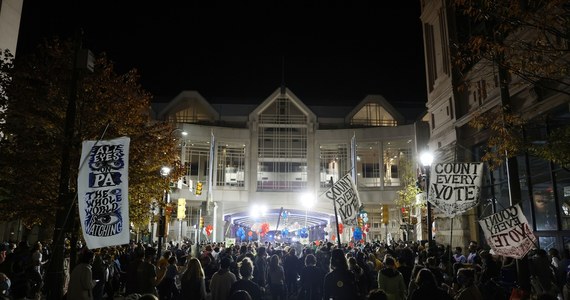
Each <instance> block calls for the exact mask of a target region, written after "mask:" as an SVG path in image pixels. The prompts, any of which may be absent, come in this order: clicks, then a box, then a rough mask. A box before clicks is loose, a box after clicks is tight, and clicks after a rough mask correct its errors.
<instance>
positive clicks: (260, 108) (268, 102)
mask: <svg viewBox="0 0 570 300" xmlns="http://www.w3.org/2000/svg"><path fill="white" fill-rule="evenodd" d="M282 96H286V97H287V98H289V99H290V100H291V102H292V103H293V104H295V106H297V107H298V108H299V110H300V111H302V112H303V113H305V114H306V115H307V119H308V120H312V121H313V122H314V121H316V120H317V117H316V115H315V113H314V112H313V111H312V110H311V109H310V108H309V107H308V106H307V105H305V103H303V102H302V101H301V100H300V99H299V98H298V97H297V96H296V95H295V94H294V93H293V92H291V91H290V90H289V89H288V88H277V89H276V90H275V92H273V93H272V94H271V95H270V96H269V97H267V99H265V100H264V101H263V102H262V103H261V104H260V105H259V106H257V108H256V109H254V110H253V111H252V112H251V113H250V114H249V119H250V120H255V119H257V116H258V115H259V114H260V113H261V112H263V111H264V110H265V109H266V108H267V107H269V106H270V105H271V104H272V103H273V102H274V101H275V100H277V99H278V98H279V97H282Z"/></svg>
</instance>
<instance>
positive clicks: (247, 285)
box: [230, 257, 261, 300]
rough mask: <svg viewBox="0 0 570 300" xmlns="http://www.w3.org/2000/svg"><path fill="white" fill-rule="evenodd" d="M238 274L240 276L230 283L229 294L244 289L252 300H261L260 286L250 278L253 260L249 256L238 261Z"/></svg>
mask: <svg viewBox="0 0 570 300" xmlns="http://www.w3.org/2000/svg"><path fill="white" fill-rule="evenodd" d="M239 274H240V276H241V278H240V279H239V280H237V281H236V282H234V283H233V284H232V287H231V289H230V294H233V293H234V292H235V291H237V290H245V291H247V292H248V293H249V295H250V296H251V299H252V300H261V288H260V287H259V285H257V283H255V282H253V281H252V280H251V279H252V276H253V262H252V261H251V259H250V258H249V257H246V258H244V259H242V261H241V262H240V263H239Z"/></svg>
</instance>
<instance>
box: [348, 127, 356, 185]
mask: <svg viewBox="0 0 570 300" xmlns="http://www.w3.org/2000/svg"><path fill="white" fill-rule="evenodd" d="M350 161H351V163H352V172H351V173H352V178H353V179H354V185H356V186H358V181H357V177H356V161H357V159H356V133H353V134H352V139H350Z"/></svg>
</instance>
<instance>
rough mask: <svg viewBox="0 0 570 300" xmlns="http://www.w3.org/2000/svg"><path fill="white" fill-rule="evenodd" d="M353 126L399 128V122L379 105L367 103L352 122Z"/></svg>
mask: <svg viewBox="0 0 570 300" xmlns="http://www.w3.org/2000/svg"><path fill="white" fill-rule="evenodd" d="M350 124H351V125H362V126H377V127H380V126H398V122H397V121H396V120H395V119H394V117H392V115H391V114H390V113H388V111H386V109H384V107H382V106H381V105H380V104H378V103H367V104H366V105H364V106H363V107H362V108H361V109H360V110H359V111H358V112H357V113H356V114H355V115H354V116H353V117H352V119H351V120H350Z"/></svg>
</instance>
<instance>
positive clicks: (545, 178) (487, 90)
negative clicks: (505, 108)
mask: <svg viewBox="0 0 570 300" xmlns="http://www.w3.org/2000/svg"><path fill="white" fill-rule="evenodd" d="M446 4H447V2H446V1H438V0H422V1H421V5H422V15H421V20H422V22H423V23H424V44H425V58H426V74H427V76H428V78H427V82H426V89H427V90H428V102H427V107H428V116H429V117H430V130H431V135H430V141H429V149H430V150H432V151H434V152H435V153H436V161H437V160H438V157H439V161H443V162H452V161H458V160H459V161H480V160H481V156H482V151H483V150H482V149H483V148H482V145H484V144H485V143H486V140H487V139H488V138H489V132H488V131H478V130H475V129H474V128H472V127H471V126H469V122H470V121H471V120H472V119H473V118H474V116H475V115H476V114H477V113H483V114H485V113H488V112H490V111H492V110H494V109H498V108H500V107H501V105H503V102H502V99H501V91H500V89H499V84H498V82H499V79H498V78H497V76H496V74H498V69H497V66H496V65H495V64H493V62H490V61H485V60H481V61H479V62H478V63H476V64H475V65H474V66H472V67H471V69H470V70H469V71H468V72H466V73H464V74H462V77H459V76H457V75H456V73H455V72H454V71H453V66H451V67H452V71H451V72H446V71H445V70H446V65H447V62H449V61H451V60H446V59H444V57H445V53H450V52H451V49H450V48H451V47H450V45H451V44H452V43H453V39H454V38H455V35H454V33H455V32H457V30H456V28H454V26H455V21H454V18H455V17H454V13H453V11H452V10H451V9H450V8H448V7H444V5H446ZM446 48H447V49H446ZM464 83H468V84H465V85H464ZM508 90H509V94H510V97H509V100H508V104H509V107H510V108H511V109H512V110H513V111H514V112H515V113H517V114H520V115H521V116H523V117H524V118H525V119H527V120H528V121H529V123H528V124H529V125H527V126H526V127H525V134H526V136H527V138H528V139H529V140H530V141H542V142H544V136H538V135H537V133H541V134H543V135H544V134H546V133H547V132H549V131H550V130H551V129H549V128H552V127H553V126H568V124H570V118H568V116H569V115H570V113H569V106H568V105H569V103H570V96H568V93H567V92H563V93H555V92H554V93H549V94H548V95H544V94H540V93H539V92H536V88H535V87H534V86H533V85H532V84H530V83H529V82H528V81H525V80H522V79H521V78H518V77H517V76H515V75H512V78H510V79H509V86H508ZM545 116H548V117H547V118H545V119H541V117H545ZM516 166H517V167H518V174H510V175H511V176H513V177H514V178H515V179H514V180H517V181H518V182H520V184H521V186H520V194H521V199H509V190H508V189H509V186H508V179H507V178H506V176H505V174H506V170H505V166H504V165H503V166H500V167H499V168H498V169H495V170H490V169H488V168H487V169H486V170H485V179H484V182H485V183H484V185H483V193H482V195H481V199H480V206H479V207H477V208H474V209H471V210H469V211H468V212H466V213H465V214H463V215H461V216H457V217H456V218H455V219H454V220H453V221H452V220H451V219H449V218H445V217H444V216H441V215H439V214H438V212H437V210H436V211H435V216H436V231H437V234H436V241H437V242H438V243H443V244H449V243H450V242H451V243H452V246H462V247H465V246H466V245H467V244H468V242H469V240H478V241H480V242H481V243H483V244H484V239H483V236H482V233H481V232H480V228H479V226H478V224H477V220H478V219H479V218H481V217H483V216H486V215H489V214H491V213H493V212H496V211H499V210H502V209H503V208H505V207H507V206H509V205H511V204H512V203H517V202H520V203H521V205H522V207H523V210H524V211H525V215H526V216H527V219H528V220H529V222H531V223H532V226H533V228H534V229H535V235H537V236H538V237H539V246H540V247H541V248H544V249H548V248H549V247H555V248H558V249H562V248H563V247H567V245H570V231H568V230H570V225H568V226H567V225H565V224H570V223H568V222H567V221H568V220H570V196H568V195H570V193H564V190H563V188H561V187H566V186H568V185H569V184H568V183H567V181H568V180H566V178H568V176H569V175H568V174H567V172H566V171H565V170H564V169H563V168H560V167H558V166H556V165H555V164H552V163H550V162H548V161H543V160H541V159H539V158H537V157H533V156H532V155H530V154H528V153H522V154H521V155H519V156H518V159H517V161H516ZM555 190H556V191H555ZM567 190H570V188H567ZM536 191H539V192H543V191H548V194H549V195H550V196H549V198H550V201H551V202H550V207H551V208H550V209H549V210H546V211H547V212H544V211H543V210H542V208H540V207H537V205H536V201H535V200H534V199H533V197H534V194H535V193H536ZM516 192H518V191H516ZM544 214H547V215H549V219H550V222H546V221H544V220H541V216H542V215H544ZM452 224H453V229H452V227H451V225H452ZM545 224H547V225H545Z"/></svg>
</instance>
